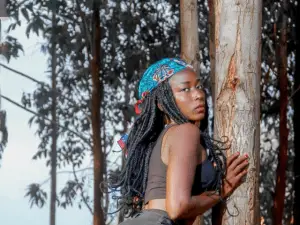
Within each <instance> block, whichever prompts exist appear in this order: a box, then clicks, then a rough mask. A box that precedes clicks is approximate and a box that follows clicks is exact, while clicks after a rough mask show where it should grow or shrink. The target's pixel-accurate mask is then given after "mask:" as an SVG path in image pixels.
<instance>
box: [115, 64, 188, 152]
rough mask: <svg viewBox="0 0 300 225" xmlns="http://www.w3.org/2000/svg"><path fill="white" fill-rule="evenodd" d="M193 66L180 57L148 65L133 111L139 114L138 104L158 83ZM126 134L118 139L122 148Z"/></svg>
mask: <svg viewBox="0 0 300 225" xmlns="http://www.w3.org/2000/svg"><path fill="white" fill-rule="evenodd" d="M187 68H190V69H193V67H192V66H191V65H190V64H188V63H187V62H185V61H184V60H182V59H180V58H164V59H161V60H159V61H157V62H156V63H154V64H152V65H151V66H149V68H148V69H147V70H146V71H145V72H144V74H143V76H142V78H141V80H140V83H139V88H138V98H139V100H138V101H137V103H136V104H135V112H136V113H137V114H140V109H139V104H141V103H142V102H143V100H144V98H145V97H146V96H147V94H149V93H151V91H153V90H154V89H155V88H156V87H157V86H158V85H159V84H160V83H162V82H163V81H165V80H167V79H168V78H170V77H171V76H173V75H174V74H176V73H178V72H180V71H182V70H184V69H187ZM127 138H128V134H125V135H123V136H122V138H121V139H120V140H119V141H118V144H119V146H120V147H121V148H122V149H124V148H125V145H126V142H127Z"/></svg>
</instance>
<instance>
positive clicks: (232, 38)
mask: <svg viewBox="0 0 300 225" xmlns="http://www.w3.org/2000/svg"><path fill="white" fill-rule="evenodd" d="M214 13H215V19H214V21H215V33H214V36H215V38H214V43H215V51H216V52H215V87H214V90H215V93H214V94H215V95H214V96H215V97H214V103H215V105H214V114H215V121H214V135H215V138H216V139H223V137H225V136H226V137H227V138H228V140H229V142H228V144H230V150H228V151H227V156H229V155H231V154H232V153H235V152H237V151H239V152H240V153H241V154H243V153H248V155H249V156H250V159H249V163H250V165H249V169H248V175H247V177H246V181H245V183H244V184H242V185H241V186H240V187H239V188H238V189H237V190H236V191H235V192H234V193H233V195H232V196H231V197H230V200H229V201H228V202H227V207H228V210H229V212H230V213H231V214H233V215H237V216H235V217H232V216H230V215H229V214H228V212H227V211H226V212H225V214H224V215H223V216H222V218H219V219H220V220H219V223H220V222H221V221H222V224H230V225H235V224H236V225H241V224H253V225H256V224H259V220H260V217H259V202H258V176H259V165H260V163H259V150H260V142H259V136H260V106H259V104H260V76H261V68H260V66H261V19H262V18H261V17H262V3H261V0H251V1H250V0H223V1H221V0H216V1H214ZM220 216H221V215H220ZM219 223H217V224H219Z"/></svg>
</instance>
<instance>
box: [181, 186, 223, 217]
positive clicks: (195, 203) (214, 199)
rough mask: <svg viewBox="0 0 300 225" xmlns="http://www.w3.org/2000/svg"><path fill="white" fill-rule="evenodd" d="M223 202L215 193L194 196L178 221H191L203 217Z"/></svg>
mask: <svg viewBox="0 0 300 225" xmlns="http://www.w3.org/2000/svg"><path fill="white" fill-rule="evenodd" d="M220 201H221V196H220V195H218V194H216V193H215V192H204V193H202V194H201V195H196V196H192V197H191V199H190V201H189V202H188V203H187V204H186V205H185V207H184V210H182V213H181V214H180V215H179V217H178V219H191V218H195V217H197V216H199V215H202V214H203V213H205V212H206V211H207V210H209V209H211V208H212V207H213V206H215V205H216V204H217V203H219V202H220Z"/></svg>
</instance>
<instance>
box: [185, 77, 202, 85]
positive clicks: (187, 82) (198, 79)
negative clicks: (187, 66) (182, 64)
mask: <svg viewBox="0 0 300 225" xmlns="http://www.w3.org/2000/svg"><path fill="white" fill-rule="evenodd" d="M199 81H200V78H197V79H196V82H197V83H198V82H199ZM190 83H191V81H183V82H180V84H190Z"/></svg>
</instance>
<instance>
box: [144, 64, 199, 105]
mask: <svg viewBox="0 0 300 225" xmlns="http://www.w3.org/2000/svg"><path fill="white" fill-rule="evenodd" d="M186 68H191V69H193V67H192V66H191V65H190V64H188V63H186V62H185V61H184V60H182V59H179V58H164V59H161V60H159V61H158V62H156V63H154V64H152V65H151V66H149V68H148V69H147V70H146V71H145V72H144V74H143V76H142V78H141V80H140V84H139V99H140V100H141V99H143V98H145V96H146V95H147V94H148V93H150V92H151V91H152V90H154V89H155V88H156V87H157V86H158V85H159V84H160V83H161V82H163V81H165V80H166V79H168V78H170V77H171V76H173V75H174V74H176V73H178V72H180V71H181V70H184V69H186Z"/></svg>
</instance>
